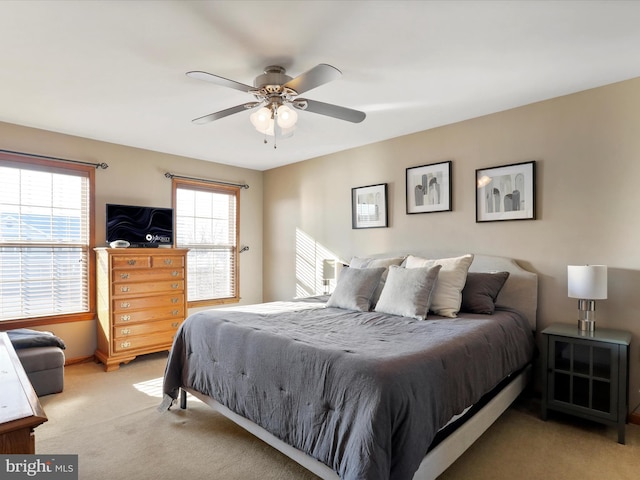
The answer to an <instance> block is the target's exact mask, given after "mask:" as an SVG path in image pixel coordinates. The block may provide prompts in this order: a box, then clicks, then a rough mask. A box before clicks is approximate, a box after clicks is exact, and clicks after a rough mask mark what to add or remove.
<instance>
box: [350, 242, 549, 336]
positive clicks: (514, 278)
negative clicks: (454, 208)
mask: <svg viewBox="0 0 640 480" xmlns="http://www.w3.org/2000/svg"><path fill="white" fill-rule="evenodd" d="M465 253H473V252H463V253H450V254H442V253H438V254H433V253H428V252H421V251H419V252H408V253H407V252H402V253H397V252H394V253H385V254H376V255H369V257H371V258H384V257H400V256H405V257H406V256H407V255H409V254H411V255H416V256H420V257H423V258H434V259H435V258H446V257H456V256H460V255H464V254H465ZM344 263H348V262H344ZM469 271H470V272H494V273H495V272H509V278H508V279H507V282H506V283H505V285H504V287H502V290H501V291H500V294H499V295H498V298H497V300H496V305H498V306H505V307H510V308H515V309H516V310H518V311H520V312H522V313H523V314H524V315H525V316H526V317H527V320H528V321H529V324H530V325H531V329H532V330H534V331H535V330H536V317H537V311H538V275H537V274H536V273H533V272H530V271H528V270H525V269H524V268H523V267H521V266H520V265H518V263H517V262H516V261H515V260H514V259H512V258H507V257H498V256H492V255H481V254H475V253H474V257H473V262H472V263H471V267H470V268H469Z"/></svg>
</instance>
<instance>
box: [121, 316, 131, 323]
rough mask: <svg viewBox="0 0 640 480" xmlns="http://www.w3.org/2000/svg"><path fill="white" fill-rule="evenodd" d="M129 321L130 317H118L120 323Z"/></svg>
mask: <svg viewBox="0 0 640 480" xmlns="http://www.w3.org/2000/svg"><path fill="white" fill-rule="evenodd" d="M129 320H131V315H120V321H121V322H128V321H129Z"/></svg>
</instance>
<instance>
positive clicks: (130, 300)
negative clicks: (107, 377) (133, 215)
mask: <svg viewBox="0 0 640 480" xmlns="http://www.w3.org/2000/svg"><path fill="white" fill-rule="evenodd" d="M187 251H188V250H186V249H179V248H96V260H97V261H96V265H97V267H96V268H97V296H98V298H97V303H98V325H97V329H98V349H97V350H96V354H95V355H96V358H97V359H98V360H99V361H100V362H102V363H103V364H104V365H105V370H106V371H107V372H108V371H111V370H116V369H118V368H119V367H120V364H121V363H128V362H130V361H131V360H133V359H134V358H136V357H137V356H138V355H143V354H146V353H152V352H159V351H162V350H169V349H170V348H171V344H172V342H173V337H174V335H175V333H176V330H177V329H178V327H179V326H180V324H181V323H182V322H183V321H184V319H185V316H186V314H187V291H186V287H187V285H186V283H187Z"/></svg>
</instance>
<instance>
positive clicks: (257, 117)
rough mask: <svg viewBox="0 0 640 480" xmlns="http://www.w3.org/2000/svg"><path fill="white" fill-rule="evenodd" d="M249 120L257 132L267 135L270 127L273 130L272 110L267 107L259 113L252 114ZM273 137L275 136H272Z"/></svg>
mask: <svg viewBox="0 0 640 480" xmlns="http://www.w3.org/2000/svg"><path fill="white" fill-rule="evenodd" d="M249 120H251V123H252V124H253V126H254V127H256V130H258V131H259V132H260V133H266V132H267V130H269V127H271V128H272V129H273V119H272V118H271V110H269V109H268V108H267V107H262V108H261V109H259V110H258V111H256V112H254V113H252V114H251V115H250V116H249ZM272 135H273V134H272Z"/></svg>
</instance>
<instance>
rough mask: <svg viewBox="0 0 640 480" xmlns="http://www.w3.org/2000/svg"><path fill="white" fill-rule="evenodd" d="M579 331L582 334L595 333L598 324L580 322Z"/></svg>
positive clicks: (590, 321) (588, 321) (591, 321)
mask: <svg viewBox="0 0 640 480" xmlns="http://www.w3.org/2000/svg"><path fill="white" fill-rule="evenodd" d="M578 329H579V330H580V331H581V332H595V331H596V322H595V321H593V320H578Z"/></svg>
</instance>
